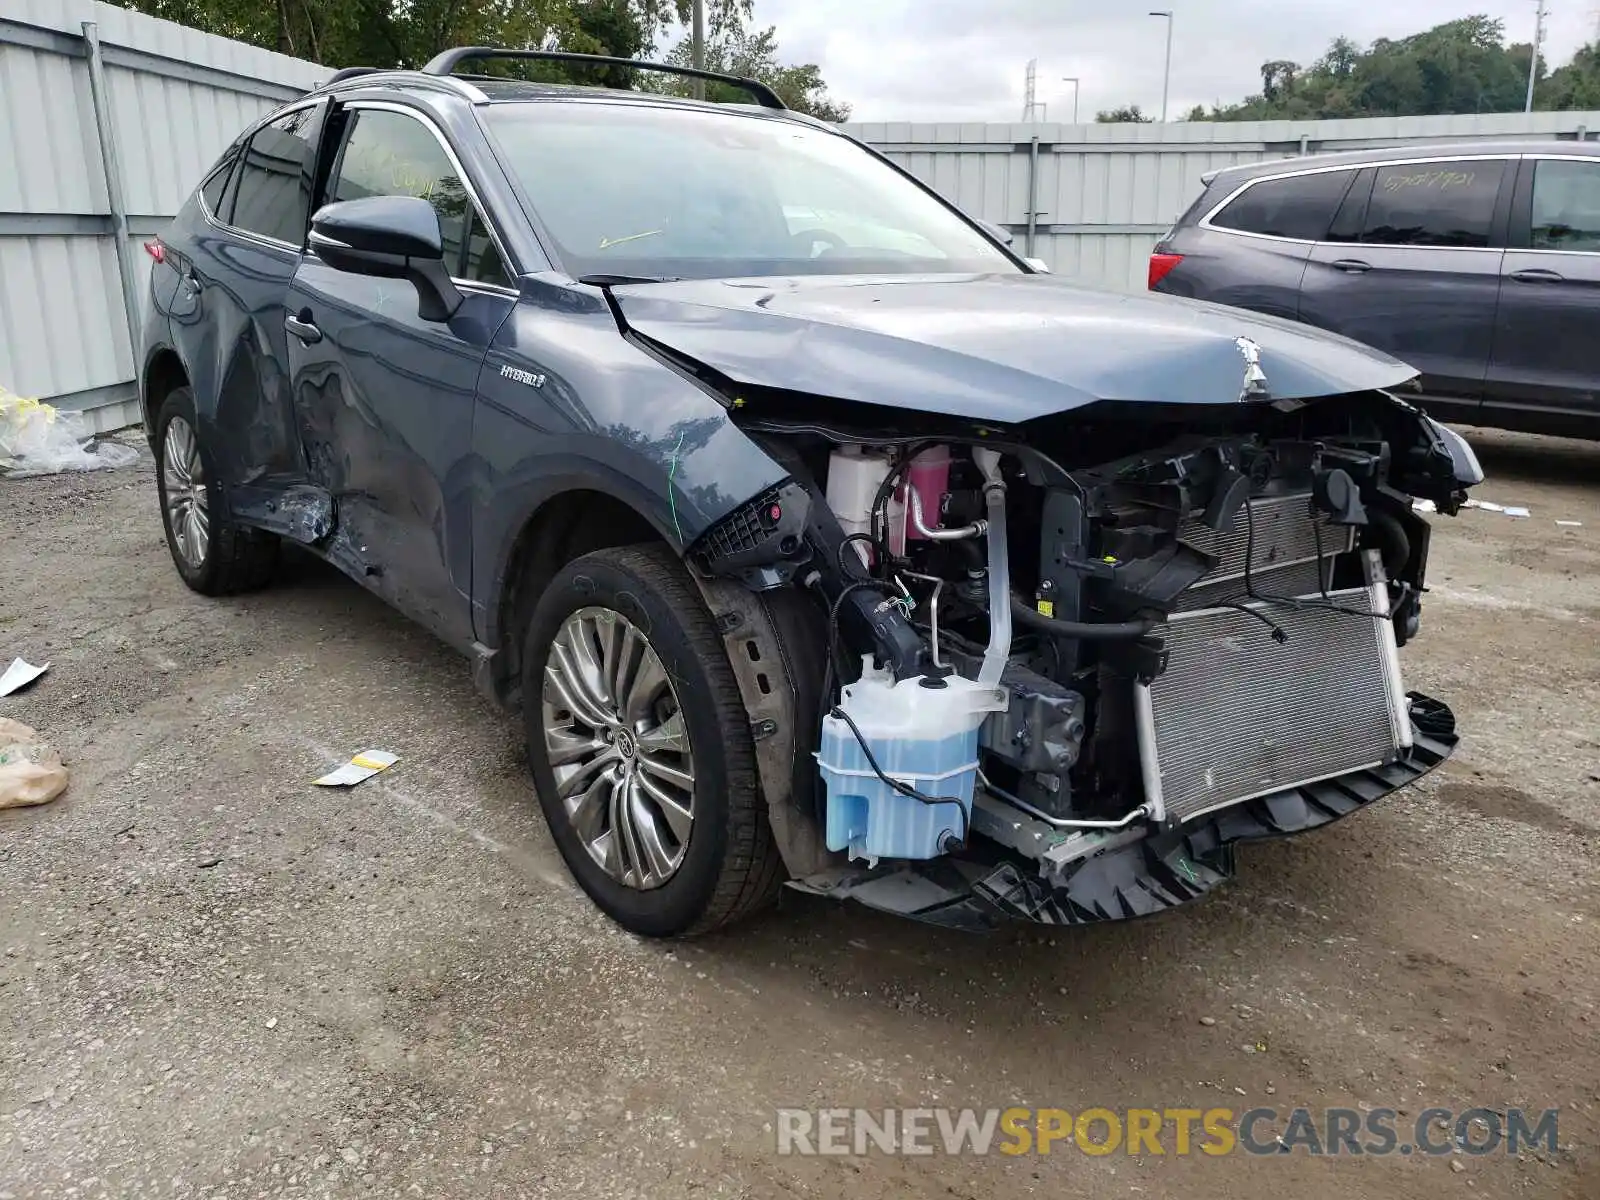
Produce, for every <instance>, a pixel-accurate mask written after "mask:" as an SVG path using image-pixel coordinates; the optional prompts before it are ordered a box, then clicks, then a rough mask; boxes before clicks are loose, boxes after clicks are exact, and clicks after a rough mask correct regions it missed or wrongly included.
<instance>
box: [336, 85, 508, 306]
mask: <svg viewBox="0 0 1600 1200" xmlns="http://www.w3.org/2000/svg"><path fill="white" fill-rule="evenodd" d="M329 195H330V199H333V200H357V199H360V198H361V197H363V196H419V197H421V198H422V199H424V200H426V201H427V202H428V203H429V204H431V205H433V210H434V212H436V213H438V214H439V232H440V233H441V234H442V235H443V240H444V261H445V263H446V264H447V265H448V266H449V268H450V273H451V274H452V275H454V276H456V277H457V278H460V279H473V280H477V281H478V282H480V283H496V284H500V285H501V286H507V285H509V284H510V282H511V281H510V278H509V276H508V275H507V273H506V269H505V265H504V264H503V263H502V262H501V261H500V254H499V252H498V251H497V250H496V249H495V246H494V242H493V241H492V240H490V238H489V233H488V227H487V226H486V225H485V224H484V221H483V217H482V215H481V214H479V213H478V212H477V211H476V210H475V209H474V207H473V204H472V200H471V198H470V197H469V196H468V195H467V188H466V184H464V183H463V182H462V180H461V176H460V175H459V174H457V172H456V169H455V166H454V165H453V164H452V163H451V161H450V158H449V156H448V155H446V154H445V152H444V147H443V146H441V145H440V144H439V139H438V138H437V137H435V136H434V135H433V132H432V131H431V130H429V129H428V127H427V126H425V125H424V124H423V123H422V122H421V121H419V120H417V119H416V118H415V117H408V116H406V115H405V114H404V113H397V112H391V111H390V110H388V109H382V108H363V109H357V110H356V111H355V112H354V113H352V114H351V124H350V127H349V134H348V136H347V138H346V140H345V145H344V153H343V154H341V155H340V156H339V166H338V170H337V173H336V175H335V177H334V180H333V184H332V186H331V188H330V189H329Z"/></svg>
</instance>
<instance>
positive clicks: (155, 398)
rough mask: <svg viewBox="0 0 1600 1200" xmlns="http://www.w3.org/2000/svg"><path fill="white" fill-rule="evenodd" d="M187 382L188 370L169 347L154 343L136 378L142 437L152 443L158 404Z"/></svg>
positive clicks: (188, 382)
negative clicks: (141, 418) (142, 427)
mask: <svg viewBox="0 0 1600 1200" xmlns="http://www.w3.org/2000/svg"><path fill="white" fill-rule="evenodd" d="M189 384H190V379H189V370H188V368H187V367H185V366H184V364H183V359H181V358H180V357H178V352H177V351H176V350H174V349H173V348H172V347H171V346H157V347H156V348H155V349H154V350H152V351H151V352H150V354H149V356H148V357H147V358H146V359H145V364H144V373H143V374H142V375H141V376H140V379H139V410H140V414H141V416H142V417H143V419H144V433H145V437H146V438H148V439H149V440H150V442H151V444H152V446H153V445H154V444H155V436H156V417H157V415H158V414H159V413H160V412H161V406H162V405H163V404H164V403H166V399H167V397H168V396H170V395H171V394H172V393H173V392H174V391H176V390H177V389H178V388H181V387H188V386H189Z"/></svg>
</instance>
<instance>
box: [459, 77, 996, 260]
mask: <svg viewBox="0 0 1600 1200" xmlns="http://www.w3.org/2000/svg"><path fill="white" fill-rule="evenodd" d="M484 120H485V122H486V124H487V126H488V128H489V132H490V134H491V136H492V138H493V139H494V141H495V142H496V143H497V145H498V148H499V151H500V155H501V158H502V160H503V162H504V164H505V166H506V168H507V170H508V171H509V172H510V173H511V174H512V175H513V176H514V177H515V178H516V179H517V180H518V182H519V183H520V184H521V185H522V187H523V190H524V191H525V192H526V193H527V196H528V198H529V200H530V201H531V203H532V207H533V211H534V213H535V215H536V216H537V217H538V219H539V222H540V223H541V225H542V226H543V230H544V233H545V234H546V235H547V236H548V237H549V238H550V239H551V240H552V241H553V242H554V243H555V246H554V249H555V250H556V252H557V253H558V254H559V256H560V258H561V261H562V264H563V266H564V267H565V268H566V269H567V270H568V271H570V272H571V273H572V274H573V275H576V276H584V275H594V274H626V275H639V276H647V277H656V278H679V279H713V278H727V277H735V276H751V275H789V274H827V275H862V274H884V273H889V274H912V273H922V272H952V273H968V272H1004V273H1018V272H1020V270H1021V268H1019V267H1018V266H1017V265H1016V264H1015V263H1014V262H1013V261H1012V260H1011V259H1010V258H1009V257H1007V256H1006V255H1005V254H1003V253H1002V252H1001V251H1000V250H998V249H997V248H996V247H995V246H994V245H993V243H991V242H990V241H989V240H988V239H987V238H986V237H985V236H984V235H983V234H982V233H980V232H978V231H977V230H976V229H974V228H973V227H972V226H971V225H969V224H968V223H967V222H966V221H965V220H963V219H962V218H961V217H960V216H959V215H958V214H956V213H955V212H953V211H951V210H950V209H949V208H948V207H946V206H945V205H944V204H943V203H941V202H940V201H939V200H937V199H936V198H934V197H933V196H931V195H929V194H928V193H927V192H925V191H923V190H922V189H921V188H920V187H918V186H917V185H916V184H915V183H913V182H912V181H911V180H909V179H907V178H906V177H905V176H903V175H901V174H900V173H899V172H898V171H896V170H895V169H894V168H892V167H890V166H889V165H887V164H886V163H884V162H882V161H881V160H879V159H878V158H877V157H875V156H874V155H873V154H871V153H870V152H869V151H867V150H865V149H863V148H862V147H861V146H859V145H857V144H856V143H854V142H852V141H851V140H850V139H848V138H845V137H843V136H841V135H839V134H836V133H831V132H828V131H827V130H823V129H817V128H813V127H811V126H809V125H802V124H799V123H798V122H794V121H788V120H782V119H775V118H769V117H760V116H754V115H742V114H738V113H729V112H699V111H685V110H682V109H676V108H665V107H657V106H654V105H646V104H632V103H617V104H609V103H608V104H596V103H582V102H580V103H567V102H552V101H543V102H537V103H522V104H496V105H491V106H490V107H489V108H488V109H487V112H486V116H485V117H484Z"/></svg>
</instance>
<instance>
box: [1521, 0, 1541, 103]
mask: <svg viewBox="0 0 1600 1200" xmlns="http://www.w3.org/2000/svg"><path fill="white" fill-rule="evenodd" d="M1542 45H1544V0H1539V9H1538V12H1537V13H1536V14H1535V16H1534V18H1533V58H1532V59H1531V60H1530V61H1529V63H1528V103H1527V104H1526V105H1524V106H1523V109H1522V111H1523V112H1530V113H1531V112H1532V111H1533V84H1534V81H1535V80H1536V79H1538V78H1539V47H1540V46H1542Z"/></svg>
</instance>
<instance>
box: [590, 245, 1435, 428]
mask: <svg viewBox="0 0 1600 1200" xmlns="http://www.w3.org/2000/svg"><path fill="white" fill-rule="evenodd" d="M612 294H613V296H614V297H615V299H616V303H617V305H618V306H619V308H620V309H621V312H622V317H623V319H624V321H625V322H626V324H627V325H628V326H629V327H630V328H631V329H632V330H633V331H635V332H636V333H638V334H640V335H642V336H644V337H645V338H648V339H650V340H651V341H653V342H656V343H658V344H659V345H661V346H663V347H665V348H667V349H668V350H670V351H672V352H674V353H675V354H677V355H680V356H682V357H685V358H688V359H691V360H693V361H695V362H697V363H700V364H702V365H704V366H706V367H710V368H711V369H713V370H715V371H717V372H718V373H720V374H721V375H723V376H724V377H726V378H727V379H729V380H731V381H732V382H734V383H736V384H742V385H745V386H750V387H770V388H781V389H784V390H786V391H792V392H805V393H810V394H813V395H818V396H827V397H832V398H836V399H841V400H856V401H864V402H868V403H873V404H881V405H887V406H891V407H897V408H907V409H916V410H920V411H922V412H931V413H941V414H947V415H951V416H963V417H971V418H975V419H978V420H984V421H994V422H1000V423H1020V422H1023V421H1027V420H1030V419H1032V418H1035V417H1042V416H1048V415H1050V414H1053V413H1060V412H1065V411H1068V410H1071V409H1074V408H1079V407H1081V406H1083V405H1085V404H1091V403H1094V402H1095V401H1098V400H1111V401H1132V402H1147V403H1157V404H1226V403H1234V402H1236V401H1238V400H1239V399H1240V397H1241V394H1242V393H1243V392H1244V389H1245V375H1246V369H1247V365H1248V362H1247V358H1248V356H1250V355H1252V354H1255V353H1257V352H1258V353H1259V362H1260V367H1261V371H1262V372H1263V373H1264V374H1265V376H1266V380H1265V389H1266V394H1265V395H1264V396H1262V397H1261V398H1262V399H1272V400H1305V399H1310V398H1313V397H1318V396H1332V395H1339V394H1342V393H1347V392H1360V391H1369V390H1372V389H1376V388H1392V387H1396V386H1398V385H1400V384H1402V383H1405V382H1406V381H1407V380H1409V379H1412V378H1414V377H1415V376H1416V374H1417V373H1416V371H1415V370H1413V369H1412V368H1410V367H1408V366H1406V365H1405V364H1404V363H1401V362H1399V361H1398V360H1396V359H1393V358H1390V357H1389V356H1388V355H1385V354H1381V353H1379V352H1378V351H1376V350H1371V349H1369V348H1367V347H1365V346H1362V345H1360V344H1358V343H1356V342H1352V341H1349V340H1348V339H1345V338H1342V337H1338V336H1336V335H1334V334H1330V333H1325V332H1323V331H1321V330H1317V329H1312V328H1310V327H1309V326H1305V325H1298V324H1295V323H1294V322H1292V321H1284V320H1280V319H1278V318H1275V317H1266V316H1262V315H1260V314H1259V313H1252V312H1246V311H1244V310H1242V309H1234V308H1226V307H1223V306H1221V305H1215V304H1205V303H1201V302H1199V301H1194V300H1184V299H1180V298H1178V297H1173V296H1158V295H1149V294H1138V295H1123V294H1119V293H1113V292H1100V291H1093V290H1090V289H1086V288H1081V287H1076V286H1073V285H1071V284H1069V283H1066V282H1065V281H1063V280H1060V279H1058V278H1055V277H1052V276H1049V275H1020V274H1019V275H959V276H954V275H938V276H926V275H923V276H905V275H897V276H801V277H785V278H771V279H718V280H699V281H686V282H671V283H647V284H625V285H620V286H616V287H614V288H613V289H612ZM1240 339H1247V341H1248V342H1249V343H1254V346H1255V347H1256V350H1254V351H1253V350H1252V349H1251V347H1250V346H1249V345H1244V346H1241V344H1240Z"/></svg>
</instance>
